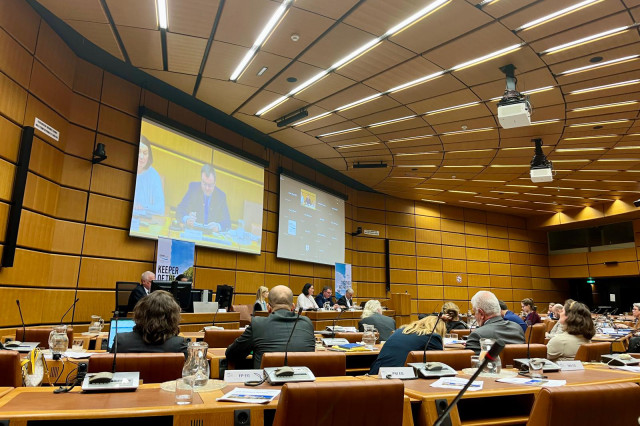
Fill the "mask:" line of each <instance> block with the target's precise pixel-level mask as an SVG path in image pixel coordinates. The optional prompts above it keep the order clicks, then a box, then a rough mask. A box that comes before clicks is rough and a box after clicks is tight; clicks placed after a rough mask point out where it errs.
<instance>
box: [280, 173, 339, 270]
mask: <svg viewBox="0 0 640 426" xmlns="http://www.w3.org/2000/svg"><path fill="white" fill-rule="evenodd" d="M344 217H345V216H344V200H343V199H342V198H340V197H338V196H336V195H333V194H330V193H328V192H325V191H322V190H320V189H318V188H315V187H313V186H309V185H307V184H306V183H303V182H300V181H297V180H295V179H293V178H291V177H289V176H286V175H283V174H281V175H280V217H279V222H278V224H279V226H278V257H283V258H286V259H293V260H301V261H303V262H314V263H322V264H325V265H335V264H336V263H344V241H345V236H344V221H345V219H344Z"/></svg>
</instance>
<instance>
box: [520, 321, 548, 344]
mask: <svg viewBox="0 0 640 426" xmlns="http://www.w3.org/2000/svg"><path fill="white" fill-rule="evenodd" d="M546 329H547V326H546V325H544V324H543V323H541V322H540V323H538V324H533V325H530V326H529V327H527V331H526V332H525V333H524V341H525V342H531V343H540V344H544V332H545V331H546ZM530 333H531V340H529V334H530Z"/></svg>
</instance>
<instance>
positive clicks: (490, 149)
mask: <svg viewBox="0 0 640 426" xmlns="http://www.w3.org/2000/svg"><path fill="white" fill-rule="evenodd" d="M495 150H496V148H487V149H460V150H453V151H447V154H453V153H456V154H458V153H461V152H465V153H466V152H490V151H495Z"/></svg>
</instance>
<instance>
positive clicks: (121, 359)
mask: <svg viewBox="0 0 640 426" xmlns="http://www.w3.org/2000/svg"><path fill="white" fill-rule="evenodd" d="M184 361H185V359H184V355H183V354H182V353H123V354H118V358H117V359H116V364H117V367H116V369H117V371H121V372H124V371H139V372H140V379H142V381H143V382H144V383H162V382H166V381H168V380H175V379H178V378H180V377H182V367H184ZM112 364H113V354H95V355H93V356H92V357H91V358H90V359H89V373H98V372H101V371H111V367H112Z"/></svg>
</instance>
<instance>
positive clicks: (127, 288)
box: [116, 281, 138, 315]
mask: <svg viewBox="0 0 640 426" xmlns="http://www.w3.org/2000/svg"><path fill="white" fill-rule="evenodd" d="M137 286H138V283H136V282H132V281H116V311H118V312H120V313H121V315H126V314H127V311H128V310H129V296H130V295H131V292H132V291H133V289H135V288H136V287H137Z"/></svg>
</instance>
